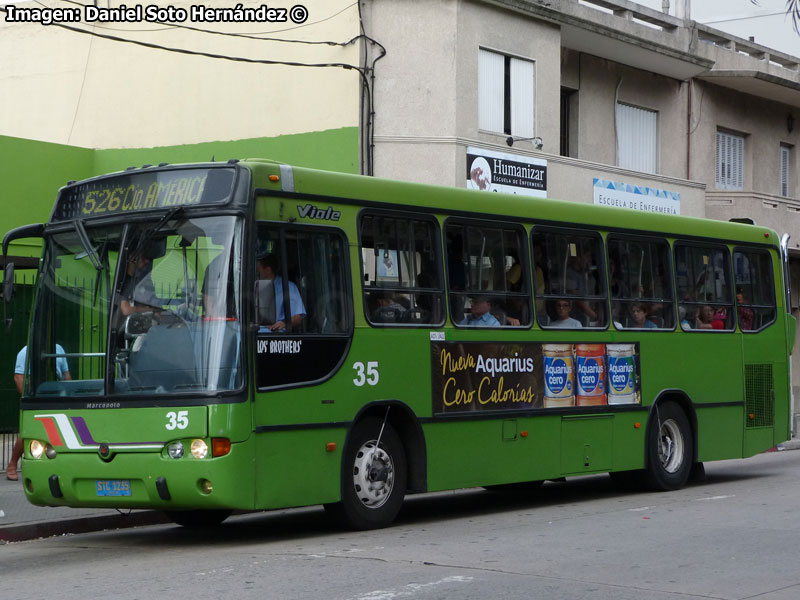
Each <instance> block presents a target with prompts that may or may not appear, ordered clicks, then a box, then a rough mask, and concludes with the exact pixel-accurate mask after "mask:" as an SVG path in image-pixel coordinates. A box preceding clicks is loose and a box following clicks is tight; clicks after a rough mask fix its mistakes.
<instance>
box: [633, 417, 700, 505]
mask: <svg viewBox="0 0 800 600" xmlns="http://www.w3.org/2000/svg"><path fill="white" fill-rule="evenodd" d="M651 421H652V422H651V423H650V426H649V428H648V432H647V467H646V468H645V478H646V482H647V484H648V486H649V487H650V488H652V489H655V490H659V491H670V490H677V489H680V488H682V487H683V486H685V485H686V483H687V481H688V480H689V474H690V473H691V470H692V460H693V456H694V443H693V440H692V429H691V427H690V425H689V419H688V418H687V417H686V413H685V412H683V409H682V408H681V407H680V406H678V405H677V404H675V403H674V402H664V403H663V404H659V405H658V406H657V407H656V408H655V409H654V410H653V413H652V415H651Z"/></svg>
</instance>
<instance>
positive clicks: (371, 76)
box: [0, 0, 386, 175]
mask: <svg viewBox="0 0 800 600" xmlns="http://www.w3.org/2000/svg"><path fill="white" fill-rule="evenodd" d="M35 1H36V2H37V3H39V4H41V3H40V2H38V0H35ZM65 1H67V2H70V3H71V4H78V5H81V6H86V5H85V4H82V3H80V2H74V1H73V0H65ZM354 4H356V5H357V6H358V20H359V31H360V33H359V35H357V36H356V37H354V38H353V39H352V40H350V41H349V42H344V43H342V42H313V43H316V44H328V45H335V46H348V45H350V44H353V43H355V42H356V41H357V40H359V39H363V40H365V41H366V42H367V43H369V44H371V45H374V46H377V47H378V49H379V51H380V53H379V55H378V56H376V57H375V58H374V59H373V60H372V62H371V64H370V65H367V62H368V59H369V51H368V48H367V46H366V44H365V47H364V56H363V66H361V65H358V66H357V65H351V64H349V63H342V62H329V63H304V62H297V61H282V60H269V59H256V58H247V57H241V56H229V55H225V54H216V53H212V52H204V51H200V50H188V49H185V48H174V47H169V46H163V45H161V44H154V43H152V42H145V41H141V40H135V39H130V38H124V37H119V36H116V35H111V34H106V33H98V32H96V31H89V30H86V29H82V28H80V27H75V26H72V25H67V24H65V23H60V22H53V23H51V26H54V27H60V28H62V29H66V30H68V31H72V32H74V33H80V34H83V35H90V36H93V37H97V38H100V39H105V40H109V41H114V42H120V43H126V44H133V45H136V46H141V47H144V48H149V49H152V50H161V51H164V52H173V53H177V54H184V55H188V56H201V57H204V58H211V59H215V60H228V61H232V62H244V63H249V64H263V65H278V66H289V67H307V68H341V69H346V70H352V71H356V72H357V73H358V74H359V76H360V80H361V101H362V103H364V108H363V109H362V111H361V114H360V116H359V129H360V130H361V138H362V142H361V147H362V152H361V155H362V156H361V172H362V173H364V174H366V175H373V168H374V162H373V154H374V148H375V142H374V131H375V130H374V119H375V111H374V101H375V100H374V82H375V65H376V63H377V62H378V61H379V60H380V59H382V58H383V57H384V56H386V48H385V47H384V46H383V44H381V43H380V42H378V41H377V40H375V39H373V38H371V37H370V36H368V35H367V34H366V30H365V28H364V20H363V15H362V13H361V5H360V3H359V2H355V3H354ZM351 6H352V4H350V5H348V6H346V7H345V8H343V9H342V10H341V11H339V12H338V13H335V14H334V15H331V16H330V17H327V18H326V19H323V20H320V21H317V23H319V22H322V21H324V20H328V19H331V18H333V17H335V16H337V15H338V14H341V12H343V11H344V10H346V9H347V8H350V7H351ZM0 10H1V11H3V12H6V10H5V7H3V6H0ZM87 25H88V24H87ZM305 25H310V24H305ZM95 27H96V26H95ZM169 27H176V28H184V29H190V30H194V31H197V32H201V33H211V34H217V35H227V36H231V37H252V36H249V35H246V34H234V33H226V32H219V31H214V30H204V29H200V28H194V27H189V26H184V25H178V24H173V25H170V26H169ZM164 29H167V28H164ZM164 29H159V30H160V31H163V30H164ZM124 31H131V30H124ZM148 31H155V30H148ZM272 33H274V32H272ZM252 39H255V40H259V41H280V42H296V43H308V41H306V40H283V39H280V38H274V39H270V38H260V37H253V38H252ZM364 155H366V156H364Z"/></svg>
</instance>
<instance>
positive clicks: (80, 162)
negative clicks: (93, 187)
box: [0, 127, 359, 256]
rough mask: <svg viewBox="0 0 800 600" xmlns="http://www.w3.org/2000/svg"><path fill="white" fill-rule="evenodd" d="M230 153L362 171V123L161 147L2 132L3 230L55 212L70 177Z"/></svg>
mask: <svg viewBox="0 0 800 600" xmlns="http://www.w3.org/2000/svg"><path fill="white" fill-rule="evenodd" d="M212 157H213V158H214V159H215V160H217V161H227V160H228V159H230V158H240V159H241V158H271V159H274V160H280V161H284V162H286V163H289V164H293V165H297V166H302V167H315V168H319V169H327V170H330V171H339V172H344V173H358V169H359V164H358V128H357V127H344V128H341V129H332V130H328V131H315V132H311V133H298V134H294V135H282V136H278V137H275V138H254V139H247V140H234V141H228V142H204V143H200V144H188V145H181V146H162V147H157V148H112V149H99V150H93V149H89V148H77V147H75V146H65V145H62V144H52V143H49V142H39V141H35V140H26V139H20V138H12V137H7V136H0V181H2V182H3V186H2V188H1V189H2V197H0V205H1V206H2V208H3V213H2V214H3V218H2V220H0V236H2V235H4V234H5V232H6V231H8V230H10V229H13V228H14V227H18V226H20V225H27V224H29V223H36V222H43V221H46V220H47V219H48V218H49V217H50V211H51V210H52V208H53V201H54V200H55V197H56V192H58V189H59V188H60V187H61V186H63V185H65V184H66V183H67V182H68V181H71V180H79V179H85V178H87V177H92V176H95V175H101V174H103V173H111V172H114V171H120V170H123V169H125V168H127V167H130V166H137V167H140V166H142V165H144V164H159V163H162V162H167V163H172V164H175V163H186V162H206V161H210V160H211V159H212ZM9 254H17V255H22V256H36V255H38V254H39V245H38V244H37V243H36V242H35V241H32V240H31V241H20V242H18V243H15V244H13V245H12V247H11V248H10V249H9Z"/></svg>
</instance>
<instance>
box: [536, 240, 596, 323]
mask: <svg viewBox="0 0 800 600" xmlns="http://www.w3.org/2000/svg"><path fill="white" fill-rule="evenodd" d="M532 245H533V252H534V255H533V261H534V267H535V269H536V270H535V277H536V281H535V285H536V287H535V292H536V309H537V319H538V322H539V325H540V326H541V327H553V328H569V329H577V328H582V327H592V328H604V327H606V326H607V325H608V314H607V313H608V310H607V308H606V306H607V302H608V301H607V299H606V286H605V275H604V272H605V271H604V269H603V252H602V240H601V238H600V236H598V235H596V234H589V233H586V234H576V233H575V232H573V231H563V232H562V231H552V230H548V229H546V228H536V229H534V231H533V233H532Z"/></svg>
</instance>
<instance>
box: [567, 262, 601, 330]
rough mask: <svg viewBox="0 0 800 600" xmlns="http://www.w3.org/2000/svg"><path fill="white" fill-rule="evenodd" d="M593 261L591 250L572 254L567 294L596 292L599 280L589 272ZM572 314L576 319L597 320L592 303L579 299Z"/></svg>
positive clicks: (569, 264) (583, 294)
mask: <svg viewBox="0 0 800 600" xmlns="http://www.w3.org/2000/svg"><path fill="white" fill-rule="evenodd" d="M591 261H592V253H591V251H590V250H585V251H584V252H579V253H578V254H577V255H576V256H572V257H570V258H569V260H568V261H567V273H566V275H567V276H566V288H567V294H570V295H572V296H586V295H588V294H595V293H597V292H596V288H597V282H596V281H595V279H594V276H593V275H592V274H591V273H590V272H589V266H590V264H591ZM572 316H573V317H574V318H576V319H580V320H581V321H583V320H584V319H585V320H586V321H587V322H588V323H593V322H596V321H597V312H596V311H595V309H594V307H593V306H592V305H591V303H589V302H586V301H585V300H582V299H579V300H576V301H575V305H574V310H573V313H572Z"/></svg>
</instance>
